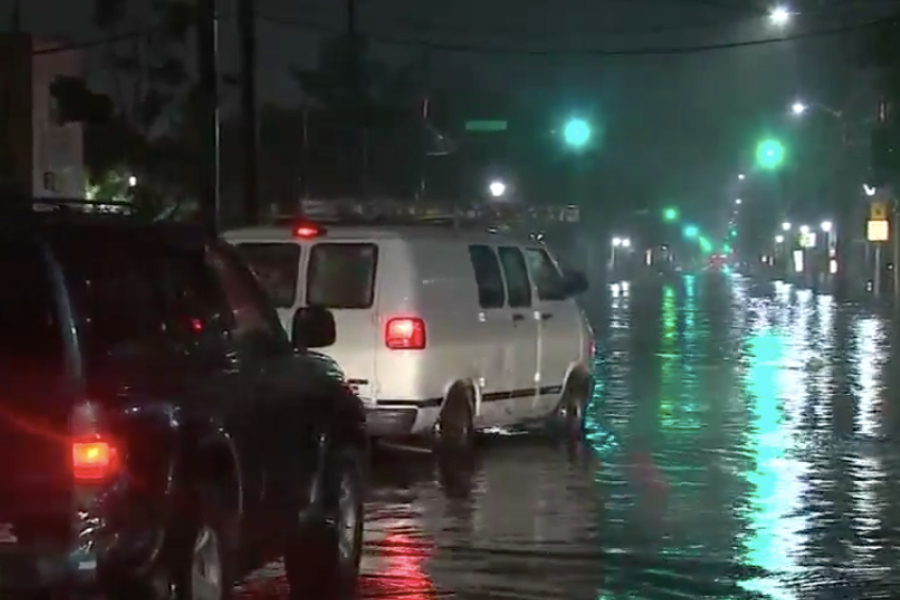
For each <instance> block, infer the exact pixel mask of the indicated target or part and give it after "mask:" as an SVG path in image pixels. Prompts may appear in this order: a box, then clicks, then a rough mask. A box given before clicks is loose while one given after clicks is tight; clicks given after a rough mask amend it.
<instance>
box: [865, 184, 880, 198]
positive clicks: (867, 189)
mask: <svg viewBox="0 0 900 600" xmlns="http://www.w3.org/2000/svg"><path fill="white" fill-rule="evenodd" d="M863 191H864V192H865V193H866V196H874V195H875V193H876V192H877V191H878V188H876V187H875V186H871V185H867V184H865V183H864V184H863Z"/></svg>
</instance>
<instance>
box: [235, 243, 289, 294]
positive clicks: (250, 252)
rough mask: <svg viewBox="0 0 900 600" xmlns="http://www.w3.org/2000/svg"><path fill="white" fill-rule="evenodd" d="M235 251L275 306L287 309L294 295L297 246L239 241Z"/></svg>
mask: <svg viewBox="0 0 900 600" xmlns="http://www.w3.org/2000/svg"><path fill="white" fill-rule="evenodd" d="M237 250H238V254H240V256H241V258H243V259H244V260H245V261H246V262H247V264H248V265H249V266H250V270H251V271H253V274H254V275H256V279H257V280H258V281H259V284H260V286H261V287H262V289H263V291H265V292H266V295H267V296H269V299H270V300H271V302H272V304H274V305H275V306H276V307H278V308H290V307H292V306H293V305H294V300H296V296H297V273H298V272H299V270H300V246H299V245H297V244H293V243H291V244H285V243H281V242H276V243H253V244H238V245H237Z"/></svg>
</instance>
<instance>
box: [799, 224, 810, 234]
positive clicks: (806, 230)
mask: <svg viewBox="0 0 900 600" xmlns="http://www.w3.org/2000/svg"><path fill="white" fill-rule="evenodd" d="M800 233H801V234H803V235H807V234H808V233H809V225H801V226H800Z"/></svg>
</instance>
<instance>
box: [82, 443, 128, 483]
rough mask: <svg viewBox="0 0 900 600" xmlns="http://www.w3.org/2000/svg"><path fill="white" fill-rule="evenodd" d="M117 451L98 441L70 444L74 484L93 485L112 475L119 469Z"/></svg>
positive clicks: (108, 444)
mask: <svg viewBox="0 0 900 600" xmlns="http://www.w3.org/2000/svg"><path fill="white" fill-rule="evenodd" d="M118 458H119V456H118V450H117V449H116V446H115V445H114V444H112V443H111V442H109V441H103V440H99V439H92V440H81V441H74V442H72V472H73V474H74V477H75V481H76V482H84V483H95V482H99V481H104V480H106V479H108V478H109V477H110V476H112V475H114V474H115V472H116V471H117V470H118V468H119V461H118Z"/></svg>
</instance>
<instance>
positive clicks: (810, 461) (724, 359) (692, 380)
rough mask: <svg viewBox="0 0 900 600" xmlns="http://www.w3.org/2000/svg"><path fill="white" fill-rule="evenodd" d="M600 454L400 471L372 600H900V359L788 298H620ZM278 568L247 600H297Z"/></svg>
mask: <svg viewBox="0 0 900 600" xmlns="http://www.w3.org/2000/svg"><path fill="white" fill-rule="evenodd" d="M585 308H586V310H587V312H589V313H590V314H591V317H592V320H593V321H594V327H595V329H596V333H597V344H598V351H597V354H598V356H597V359H596V363H595V370H596V376H597V388H596V392H595V395H594V399H593V402H592V404H591V406H590V412H589V433H588V439H587V441H586V442H584V443H583V444H581V445H577V446H569V445H566V444H561V443H558V442H554V441H553V440H551V439H548V438H545V437H543V436H541V435H534V434H516V435H496V436H491V437H487V438H485V439H483V440H481V446H482V447H481V448H480V449H479V452H478V458H477V461H476V463H475V464H474V465H473V466H472V467H471V468H470V469H466V470H457V471H454V472H447V471H442V470H440V469H438V468H437V467H436V466H435V465H434V464H433V462H432V461H431V459H430V457H429V456H427V455H422V454H410V453H404V452H395V451H386V450H383V451H380V452H378V454H377V456H376V459H375V463H376V464H375V466H374V468H373V489H372V492H371V497H370V499H369V502H368V504H367V525H366V548H365V553H364V557H363V577H362V580H361V584H360V591H359V597H360V598H365V599H374V598H391V599H396V600H423V599H426V598H457V599H460V600H482V599H509V600H532V599H534V600H552V599H560V600H562V599H565V600H579V599H584V600H588V599H590V600H611V599H620V598H621V599H626V598H627V599H629V600H637V599H654V600H656V599H659V600H674V599H678V598H711V599H712V598H715V599H721V600H732V599H740V598H773V599H779V600H780V599H799V598H804V599H806V598H810V599H812V598H815V599H819V598H822V599H832V598H833V599H838V598H842V599H844V598H854V599H862V598H867V599H869V598H891V597H900V567H898V560H900V551H898V550H900V394H898V392H900V353H896V352H894V353H892V347H893V346H894V344H896V343H897V342H896V341H895V339H900V337H898V336H897V334H896V332H895V331H894V330H895V327H894V326H893V325H892V323H891V321H890V320H889V319H888V318H887V316H886V315H884V314H878V313H876V312H873V310H872V309H871V308H870V307H866V306H861V305H857V304H839V303H837V302H835V301H834V299H833V298H832V297H830V296H828V295H816V294H813V293H812V292H810V291H808V290H802V289H797V288H794V287H791V286H788V285H786V284H779V283H770V282H758V281H750V280H748V279H745V278H741V277H739V276H734V275H727V274H726V275H696V276H684V277H678V278H672V279H669V280H666V281H654V282H648V283H640V284H638V283H635V284H632V285H631V286H627V287H625V286H621V285H619V286H606V287H605V288H604V289H602V290H600V291H597V292H595V293H594V296H593V297H591V298H590V299H588V300H586V304H585ZM286 592H287V589H286V586H285V582H284V579H283V577H282V571H281V568H280V566H279V565H278V564H273V565H270V566H269V567H267V568H266V569H263V570H261V571H259V572H257V573H255V574H253V575H252V576H251V577H250V578H249V579H248V580H246V581H245V582H243V583H242V584H241V586H240V588H239V590H238V597H240V598H255V599H267V598H273V599H274V598H284V597H286Z"/></svg>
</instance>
